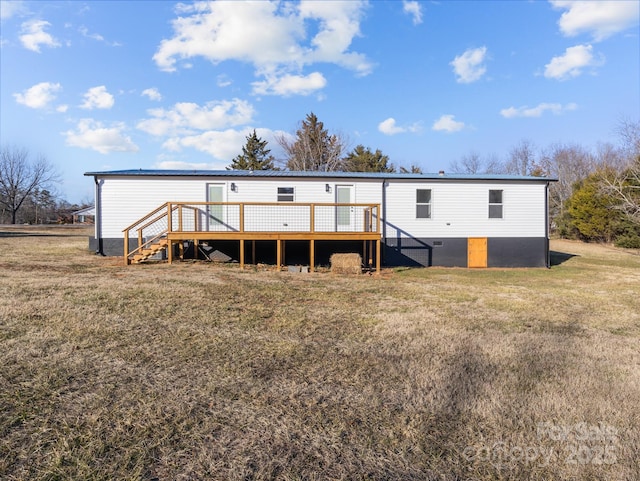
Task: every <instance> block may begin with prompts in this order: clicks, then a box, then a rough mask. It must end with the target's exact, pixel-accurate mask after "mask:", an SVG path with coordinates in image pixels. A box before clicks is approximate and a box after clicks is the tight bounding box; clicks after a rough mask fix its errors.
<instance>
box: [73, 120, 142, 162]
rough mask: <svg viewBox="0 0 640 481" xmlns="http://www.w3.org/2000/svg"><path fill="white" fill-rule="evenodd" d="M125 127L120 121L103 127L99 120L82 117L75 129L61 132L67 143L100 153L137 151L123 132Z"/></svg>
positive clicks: (136, 147)
mask: <svg viewBox="0 0 640 481" xmlns="http://www.w3.org/2000/svg"><path fill="white" fill-rule="evenodd" d="M125 129H126V127H125V125H124V124H123V123H121V122H116V123H114V124H112V125H111V126H110V127H105V126H104V125H103V124H102V123H101V122H98V121H95V120H93V119H82V120H80V121H79V122H78V125H77V126H76V129H75V130H68V131H67V132H63V135H64V136H66V138H67V145H70V146H72V147H80V148H83V149H92V150H95V151H97V152H100V153H101V154H109V153H111V152H137V151H138V150H139V149H138V146H137V145H136V144H134V143H133V141H132V140H131V138H130V137H129V136H127V135H126V134H125V133H124V131H125Z"/></svg>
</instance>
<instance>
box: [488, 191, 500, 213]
mask: <svg viewBox="0 0 640 481" xmlns="http://www.w3.org/2000/svg"><path fill="white" fill-rule="evenodd" d="M489 219H502V191H501V190H490V191H489Z"/></svg>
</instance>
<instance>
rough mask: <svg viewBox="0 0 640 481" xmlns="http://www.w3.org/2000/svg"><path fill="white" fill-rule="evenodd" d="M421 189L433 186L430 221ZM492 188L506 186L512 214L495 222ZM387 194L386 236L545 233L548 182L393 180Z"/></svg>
mask: <svg viewBox="0 0 640 481" xmlns="http://www.w3.org/2000/svg"><path fill="white" fill-rule="evenodd" d="M416 189H431V195H432V212H431V219H430V221H429V222H425V221H424V219H416V216H415V214H416V212H415V209H416V207H415V206H416ZM488 190H502V192H503V200H504V201H505V202H507V204H505V205H506V206H505V207H504V209H505V212H506V211H507V210H508V213H509V215H508V216H506V217H504V218H503V219H501V221H500V222H496V221H495V219H489V218H488V214H487V210H488V207H487V202H488V193H487V192H488ZM385 198H386V200H387V206H386V209H385V215H386V219H385V220H386V222H387V225H386V236H387V237H405V238H406V237H415V238H420V237H428V238H434V237H442V238H448V237H449V238H451V237H544V236H545V235H546V212H545V209H546V186H545V184H544V183H543V182H540V183H538V182H526V181H522V182H517V181H505V182H497V181H492V182H489V181H456V180H451V181H440V180H438V181H432V182H412V181H405V180H397V181H393V180H391V181H390V182H389V185H388V186H387V189H386V193H385Z"/></svg>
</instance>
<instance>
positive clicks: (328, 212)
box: [123, 202, 381, 272]
mask: <svg viewBox="0 0 640 481" xmlns="http://www.w3.org/2000/svg"><path fill="white" fill-rule="evenodd" d="M223 209H224V210H225V211H226V212H225V213H224V214H223ZM379 213H380V205H379V204H345V203H293V202H292V203H284V202H278V203H235V202H167V203H166V204H163V205H161V206H160V207H158V208H157V209H155V210H153V211H152V212H150V213H149V214H147V215H145V216H144V217H142V218H141V219H140V220H138V221H136V222H135V223H134V224H132V225H130V226H129V227H127V228H126V229H124V231H123V232H124V248H125V256H124V258H125V263H126V264H127V265H128V264H130V263H131V262H132V260H134V259H137V258H144V253H148V252H152V251H154V249H153V246H157V245H158V243H159V242H160V241H161V240H162V241H163V242H165V243H166V244H167V259H168V262H169V263H172V262H173V260H174V249H173V246H174V244H178V245H179V246H180V247H182V245H183V242H184V241H193V243H194V245H195V246H196V249H197V246H198V244H199V243H200V242H202V241H216V240H237V241H239V246H240V248H239V263H240V267H241V268H244V264H245V262H244V261H245V248H246V246H245V243H246V241H254V242H252V259H253V260H254V262H255V241H258V240H260V241H264V240H273V241H275V242H276V264H277V266H278V268H279V267H281V266H282V261H283V259H284V250H285V246H286V241H288V240H306V241H309V260H310V262H309V269H310V271H313V270H314V266H315V247H316V246H315V242H316V241H362V242H363V251H364V252H365V253H367V252H368V257H369V263H370V264H371V263H373V258H372V257H373V256H374V255H375V266H376V272H380V262H381V259H380V251H381V235H380V215H379ZM288 216H291V217H292V218H293V220H292V221H291V223H290V222H283V219H284V220H285V221H288ZM212 226H213V227H212ZM290 226H291V227H290ZM289 229H291V230H289ZM132 231H133V232H135V236H136V237H137V240H138V247H137V248H136V249H134V250H132V251H130V250H129V239H130V238H132V237H133V236H132V235H131V234H132V233H133V232H132ZM180 257H182V249H180ZM365 260H366V259H365Z"/></svg>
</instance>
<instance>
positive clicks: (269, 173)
mask: <svg viewBox="0 0 640 481" xmlns="http://www.w3.org/2000/svg"><path fill="white" fill-rule="evenodd" d="M84 175H86V176H93V177H140V176H144V177H287V178H311V179H379V180H383V179H399V180H400V179H405V180H439V179H445V180H469V181H472V180H496V181H537V182H553V181H556V180H557V179H553V178H549V177H534V176H530V175H503V174H447V173H434V174H412V173H382V172H335V171H332V172H319V171H292V170H188V169H183V170H168V169H167V170H164V169H129V170H109V171H102V172H85V174H84Z"/></svg>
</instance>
